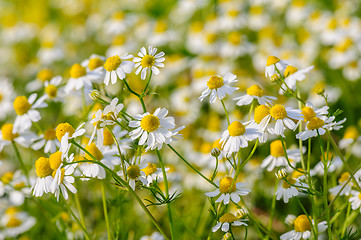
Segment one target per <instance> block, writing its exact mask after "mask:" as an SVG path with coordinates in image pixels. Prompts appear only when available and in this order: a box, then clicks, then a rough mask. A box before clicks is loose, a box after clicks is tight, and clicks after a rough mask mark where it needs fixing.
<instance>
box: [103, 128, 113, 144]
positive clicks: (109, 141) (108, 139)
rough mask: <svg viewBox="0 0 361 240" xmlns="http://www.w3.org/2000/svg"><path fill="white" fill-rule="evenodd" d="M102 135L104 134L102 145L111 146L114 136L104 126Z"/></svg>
mask: <svg viewBox="0 0 361 240" xmlns="http://www.w3.org/2000/svg"><path fill="white" fill-rule="evenodd" d="M103 136H104V140H103V145H104V146H111V145H113V144H114V138H113V136H112V134H111V133H110V131H109V130H108V129H106V128H104V131H103Z"/></svg>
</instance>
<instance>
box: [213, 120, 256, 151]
mask: <svg viewBox="0 0 361 240" xmlns="http://www.w3.org/2000/svg"><path fill="white" fill-rule="evenodd" d="M259 135H261V134H260V133H259V132H258V129H256V128H251V127H249V126H247V127H245V126H244V125H243V124H242V123H241V122H238V121H234V122H232V123H231V124H230V125H229V126H228V128H227V130H226V131H224V132H223V134H222V138H221V140H220V143H221V144H222V148H223V151H224V152H225V153H226V154H231V153H234V152H238V151H239V150H240V148H245V147H247V146H248V141H252V140H254V139H256V138H257V137H258V136H259Z"/></svg>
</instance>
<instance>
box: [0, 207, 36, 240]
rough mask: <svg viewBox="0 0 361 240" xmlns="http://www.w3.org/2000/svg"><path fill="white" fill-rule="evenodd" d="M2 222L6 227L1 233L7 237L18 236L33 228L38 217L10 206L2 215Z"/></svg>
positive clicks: (0, 221)
mask: <svg viewBox="0 0 361 240" xmlns="http://www.w3.org/2000/svg"><path fill="white" fill-rule="evenodd" d="M0 223H1V225H2V227H3V228H4V229H3V230H2V231H1V233H2V234H3V236H4V237H5V238H16V237H17V236H19V235H20V234H22V233H24V232H27V231H28V230H29V229H30V228H32V227H33V226H34V225H35V223H36V219H35V218H34V217H32V216H29V215H28V214H27V213H26V212H22V211H20V209H18V208H16V207H10V208H8V209H7V210H6V211H5V214H3V216H2V217H1V220H0Z"/></svg>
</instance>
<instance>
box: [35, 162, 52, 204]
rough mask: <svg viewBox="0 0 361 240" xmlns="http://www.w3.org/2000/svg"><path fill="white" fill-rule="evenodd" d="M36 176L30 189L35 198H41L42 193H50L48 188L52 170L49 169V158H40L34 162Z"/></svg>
mask: <svg viewBox="0 0 361 240" xmlns="http://www.w3.org/2000/svg"><path fill="white" fill-rule="evenodd" d="M35 168H36V174H37V175H38V177H37V178H36V180H35V183H34V185H33V186H32V187H31V190H32V191H33V195H34V196H35V197H41V196H43V194H44V193H48V192H50V186H51V183H52V182H53V177H52V173H53V171H54V170H53V169H52V168H51V167H50V162H49V158H45V157H40V158H39V159H38V160H36V162H35Z"/></svg>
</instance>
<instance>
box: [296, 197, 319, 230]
mask: <svg viewBox="0 0 361 240" xmlns="http://www.w3.org/2000/svg"><path fill="white" fill-rule="evenodd" d="M296 200H297V203H298V205H299V206H300V208H301V209H302V211H303V213H304V214H305V215H306V216H307V219H308V221H309V222H310V224H311V230H312V232H313V235H314V236H316V235H315V228H314V224H313V223H312V221H311V218H310V215H308V213H307V211H306V209H305V208H304V207H303V204H302V203H301V201H300V199H298V197H296Z"/></svg>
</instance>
